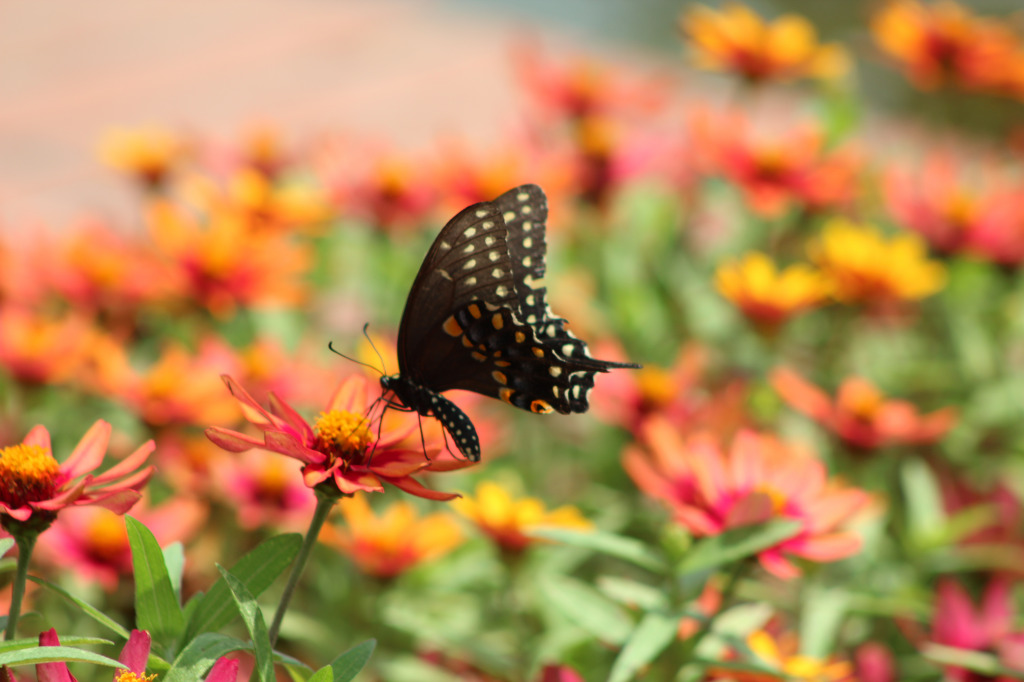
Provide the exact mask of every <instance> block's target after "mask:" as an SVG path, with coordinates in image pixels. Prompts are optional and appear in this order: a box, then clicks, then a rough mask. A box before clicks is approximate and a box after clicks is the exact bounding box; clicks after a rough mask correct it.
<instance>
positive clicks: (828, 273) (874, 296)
mask: <svg viewBox="0 0 1024 682" xmlns="http://www.w3.org/2000/svg"><path fill="white" fill-rule="evenodd" d="M808 252H809V253H810V256H811V259H812V260H814V261H815V262H816V263H817V264H818V267H820V268H821V270H822V272H823V273H824V274H825V277H826V278H827V279H828V281H829V283H830V285H831V287H832V294H833V296H835V298H836V299H837V300H839V301H842V302H844V303H869V304H884V303H892V302H898V301H910V300H917V299H921V298H925V297H927V296H931V295H932V294H934V293H936V292H937V291H939V290H940V289H942V287H943V286H945V284H946V270H945V268H944V267H943V266H942V264H941V263H938V262H936V261H932V260H929V259H928V254H927V250H926V248H925V243H924V241H923V240H922V239H921V238H920V237H918V236H917V235H916V234H902V235H898V236H895V237H893V238H891V239H886V238H885V237H884V236H883V235H882V234H881V233H880V232H879V231H878V230H877V229H876V228H875V227H873V226H871V225H857V224H855V223H852V222H850V221H849V220H846V219H845V218H833V219H832V220H831V221H829V223H828V224H826V225H825V228H824V230H823V232H822V235H821V238H820V239H819V240H818V241H816V242H813V243H812V244H810V246H809V247H808Z"/></svg>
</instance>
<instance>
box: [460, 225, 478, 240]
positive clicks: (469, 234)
mask: <svg viewBox="0 0 1024 682" xmlns="http://www.w3.org/2000/svg"><path fill="white" fill-rule="evenodd" d="M462 234H463V235H464V236H465V237H466V239H470V238H471V237H473V236H475V235H476V228H475V227H468V228H466V231H465V232H463V233H462Z"/></svg>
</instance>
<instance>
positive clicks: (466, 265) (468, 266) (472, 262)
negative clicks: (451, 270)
mask: <svg viewBox="0 0 1024 682" xmlns="http://www.w3.org/2000/svg"><path fill="white" fill-rule="evenodd" d="M475 267H476V258H470V259H469V260H468V261H466V262H465V263H463V264H462V269H463V270H472V269H473V268H475Z"/></svg>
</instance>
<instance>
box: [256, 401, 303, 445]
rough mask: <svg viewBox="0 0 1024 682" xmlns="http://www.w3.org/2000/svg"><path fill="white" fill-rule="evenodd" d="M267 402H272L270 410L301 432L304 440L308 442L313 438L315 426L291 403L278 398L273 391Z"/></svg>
mask: <svg viewBox="0 0 1024 682" xmlns="http://www.w3.org/2000/svg"><path fill="white" fill-rule="evenodd" d="M267 402H268V403H270V411H271V412H272V413H273V414H274V415H276V416H277V417H280V418H281V419H282V420H284V421H285V423H287V424H288V425H289V426H291V427H292V428H293V429H295V430H296V431H298V432H299V434H300V437H301V439H302V442H304V443H308V442H310V441H311V440H313V436H314V434H313V427H311V426H310V425H309V424H308V423H306V420H305V419H303V418H302V415H301V414H299V413H298V412H296V411H295V410H294V409H293V408H292V406H291V405H289V404H288V403H286V402H285V401H283V400H281V399H280V398H278V397H277V394H276V393H271V394H270V396H269V397H268V398H267Z"/></svg>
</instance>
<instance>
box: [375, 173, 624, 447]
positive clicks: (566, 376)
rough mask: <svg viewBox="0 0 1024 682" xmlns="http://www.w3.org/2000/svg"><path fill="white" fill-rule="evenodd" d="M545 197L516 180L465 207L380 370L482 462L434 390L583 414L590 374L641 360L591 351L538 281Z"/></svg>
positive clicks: (426, 263)
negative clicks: (391, 365)
mask: <svg viewBox="0 0 1024 682" xmlns="http://www.w3.org/2000/svg"><path fill="white" fill-rule="evenodd" d="M547 213H548V207H547V198H546V197H545V196H544V192H543V191H542V190H541V188H540V187H537V186H536V185H523V186H522V187H516V188H515V189H512V190H509V191H508V192H505V193H504V194H502V195H501V196H500V197H498V198H497V199H495V200H494V201H485V202H482V203H479V204H473V205H472V206H470V207H468V208H466V209H464V210H463V211H461V212H460V213H459V214H458V215H456V216H455V217H454V218H452V219H451V220H450V221H448V224H447V225H445V226H444V229H442V230H441V234H439V235H438V236H437V239H435V240H434V244H433V246H431V247H430V251H428V252H427V257H426V258H424V260H423V265H421V266H420V271H419V273H418V274H417V275H416V280H415V281H414V282H413V285H412V289H411V290H410V291H409V298H408V299H407V300H406V302H405V311H404V312H403V313H402V323H401V326H400V327H399V328H398V374H392V375H390V376H383V377H381V380H380V383H381V386H382V387H383V388H384V390H385V391H391V392H392V393H393V394H394V395H395V396H396V397H397V398H398V399H399V400H400V401H401V402H402V404H403V405H405V406H406V407H407V408H409V409H412V410H415V411H416V412H418V413H420V414H421V415H424V416H434V417H436V418H437V419H438V420H440V422H441V424H442V425H443V426H444V428H445V429H446V430H447V431H448V433H450V434H451V435H452V437H453V438H454V440H455V444H456V445H457V446H458V448H459V450H460V451H461V452H462V454H463V455H464V456H465V457H467V458H469V459H470V460H472V461H474V462H476V461H479V460H480V441H479V439H478V438H477V435H476V429H475V428H474V427H473V424H472V422H470V420H469V417H467V416H466V415H465V413H463V411H462V410H460V409H459V408H458V407H457V406H456V405H455V404H454V403H453V402H451V401H450V400H448V399H447V398H445V397H444V396H442V395H441V393H442V392H443V391H447V390H450V389H464V390H467V391H475V392H477V393H482V394H483V395H486V396H490V397H492V398H498V399H500V400H503V401H505V402H507V403H509V404H510V405H515V406H516V407H519V408H522V409H524V410H530V411H532V412H537V413H542V414H545V413H548V412H556V411H557V412H561V413H562V414H570V413H573V412H586V411H587V408H588V407H589V405H588V404H587V399H588V397H589V393H590V389H591V388H593V386H594V374H595V373H597V372H607V371H609V370H610V369H614V368H618V367H630V368H639V367H640V365H636V364H633V363H623V362H608V361H606V360H596V359H594V358H592V357H590V354H589V353H588V351H587V344H586V343H584V342H583V341H580V340H579V339H577V338H576V337H575V336H573V334H572V332H570V331H569V330H568V329H566V328H565V322H566V321H565V320H564V319H562V318H560V317H555V316H554V314H552V312H551V309H550V308H549V307H548V304H547V302H546V301H545V298H544V295H545V293H546V291H547V290H546V289H545V288H544V287H539V286H536V283H537V281H538V280H539V279H540V278H541V277H542V276H543V275H544V270H545V263H544V254H545V251H546V245H545V239H544V232H545V226H544V222H545V220H546V219H547Z"/></svg>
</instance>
